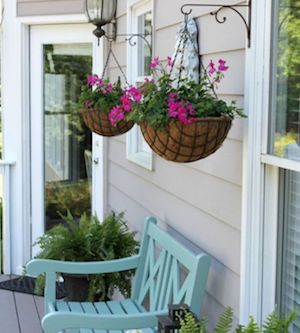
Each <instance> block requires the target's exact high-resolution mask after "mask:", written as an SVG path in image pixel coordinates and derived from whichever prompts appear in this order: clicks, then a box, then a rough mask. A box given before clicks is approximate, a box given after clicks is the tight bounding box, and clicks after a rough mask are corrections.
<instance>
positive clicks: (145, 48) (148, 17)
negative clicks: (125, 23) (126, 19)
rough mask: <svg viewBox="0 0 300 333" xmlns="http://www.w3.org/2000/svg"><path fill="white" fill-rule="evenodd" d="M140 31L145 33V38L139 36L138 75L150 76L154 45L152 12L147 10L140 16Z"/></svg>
mask: <svg viewBox="0 0 300 333" xmlns="http://www.w3.org/2000/svg"><path fill="white" fill-rule="evenodd" d="M138 32H139V33H140V34H143V35H145V39H146V40H143V39H142V38H138V54H139V57H138V58H139V59H138V76H149V75H150V74H151V73H150V67H149V63H150V61H151V50H150V48H149V46H151V47H152V36H151V34H152V12H151V11H150V12H147V13H145V14H143V15H140V16H139V17H138Z"/></svg>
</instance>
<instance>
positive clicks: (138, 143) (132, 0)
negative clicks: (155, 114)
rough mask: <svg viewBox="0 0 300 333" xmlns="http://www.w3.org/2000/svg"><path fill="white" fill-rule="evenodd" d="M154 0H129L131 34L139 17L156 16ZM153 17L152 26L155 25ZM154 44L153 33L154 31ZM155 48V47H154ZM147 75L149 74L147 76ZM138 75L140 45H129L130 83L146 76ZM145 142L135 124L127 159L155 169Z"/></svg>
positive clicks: (128, 18)
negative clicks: (143, 147) (150, 14)
mask: <svg viewBox="0 0 300 333" xmlns="http://www.w3.org/2000/svg"><path fill="white" fill-rule="evenodd" d="M153 9H154V8H153V1H152V0H128V2H127V29H128V30H127V31H128V33H129V34H135V33H138V17H139V16H140V15H142V14H144V13H147V12H149V11H151V12H152V17H154V15H153V14H154V10H153ZM153 22H154V20H153V19H152V26H154V23H153ZM152 46H153V33H152ZM152 48H153V47H152ZM145 77H147V76H145ZM145 77H144V76H143V77H140V76H138V47H132V46H131V45H129V43H128V45H127V78H128V82H129V83H130V84H135V83H136V82H139V81H143V79H144V78H145ZM144 144H145V140H144V138H143V136H142V133H141V130H140V128H139V126H137V125H135V126H134V127H133V128H132V129H131V131H129V132H128V133H127V138H126V157H127V160H129V161H130V162H133V163H135V164H137V165H139V166H141V167H143V168H145V169H147V170H149V171H153V152H152V150H151V148H150V147H149V150H148V151H145V150H143V149H141V147H142V146H143V145H144Z"/></svg>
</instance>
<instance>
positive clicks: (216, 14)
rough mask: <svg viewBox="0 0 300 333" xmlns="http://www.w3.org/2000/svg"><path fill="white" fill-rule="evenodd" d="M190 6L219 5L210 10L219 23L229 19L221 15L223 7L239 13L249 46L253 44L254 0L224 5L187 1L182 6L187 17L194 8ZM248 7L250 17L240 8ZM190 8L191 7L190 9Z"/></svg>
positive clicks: (182, 11) (182, 10)
mask: <svg viewBox="0 0 300 333" xmlns="http://www.w3.org/2000/svg"><path fill="white" fill-rule="evenodd" d="M190 7H219V8H218V9H217V10H214V11H212V12H210V15H213V16H214V17H215V19H216V21H217V22H218V23H221V24H222V23H225V22H226V21H227V17H226V16H223V17H220V12H221V11H222V10H223V9H227V8H228V9H231V10H233V11H234V12H235V13H236V14H238V15H239V17H240V18H241V19H242V21H243V23H244V24H245V27H246V30H247V41H248V48H249V47H250V46H251V14H252V0H248V3H247V4H245V5H223V4H212V3H210V4H207V3H202V4H199V3H186V4H184V5H183V6H181V13H182V14H183V15H185V16H186V17H187V16H189V15H190V14H191V13H192V11H193V9H192V8H190ZM243 7H244V8H248V17H247V16H246V17H245V16H244V15H243V14H242V13H241V12H240V11H239V10H238V8H243ZM188 8H190V9H188Z"/></svg>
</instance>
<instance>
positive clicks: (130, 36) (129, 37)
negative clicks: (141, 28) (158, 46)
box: [116, 34, 152, 54]
mask: <svg viewBox="0 0 300 333" xmlns="http://www.w3.org/2000/svg"><path fill="white" fill-rule="evenodd" d="M116 37H125V41H126V42H128V44H129V45H130V46H132V47H134V46H136V43H137V42H136V40H135V39H136V38H141V39H142V40H143V41H144V42H145V43H146V45H147V47H148V48H149V50H150V54H152V46H151V43H150V42H149V40H148V39H147V37H151V38H152V34H117V35H116Z"/></svg>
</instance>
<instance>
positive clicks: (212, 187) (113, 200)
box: [108, 0, 245, 325]
mask: <svg viewBox="0 0 300 333" xmlns="http://www.w3.org/2000/svg"><path fill="white" fill-rule="evenodd" d="M219 2H220V3H221V4H222V3H224V4H225V3H227V1H225V0H224V1H222V0H220V1H219ZM121 3H122V5H121V6H119V9H118V17H119V25H118V32H119V33H124V32H126V15H125V12H126V5H125V4H126V1H125V0H123V1H121ZM184 3H186V1H185V0H182V1H181V0H165V1H159V0H156V1H155V36H154V43H155V44H154V50H155V51H154V53H155V55H157V56H159V57H160V59H162V60H163V61H165V60H166V58H167V56H168V55H172V54H173V53H174V44H175V38H176V37H175V34H176V30H177V29H178V25H179V24H180V22H181V20H182V15H181V14H180V6H181V5H182V4H184ZM235 3H238V2H237V1H236V2H235ZM210 10H211V8H194V9H193V16H194V17H197V23H198V25H199V43H200V53H201V55H202V61H203V63H205V64H207V63H208V62H209V60H210V59H213V60H214V61H215V62H217V61H218V59H219V58H224V59H226V60H227V62H228V65H229V67H230V70H229V71H228V72H227V73H225V79H224V80H223V81H222V83H221V84H220V85H219V89H218V91H217V92H218V94H219V96H220V97H221V98H222V99H224V100H226V101H228V102H230V101H232V100H234V101H236V102H237V105H238V106H239V107H242V106H243V95H244V61H245V59H244V58H245V50H244V46H245V30H244V25H243V23H242V22H241V20H240V19H239V18H238V17H237V15H236V14H234V13H232V12H230V11H228V10H225V11H224V12H222V13H221V16H222V17H223V16H225V15H226V16H228V19H227V23H225V24H217V23H216V21H215V19H214V18H213V17H211V16H210V15H209V12H210ZM166 13H168V14H167V15H166ZM223 14H224V15H223ZM114 50H115V53H116V55H117V57H118V59H120V63H121V65H122V68H123V69H125V66H126V44H125V42H124V40H122V39H121V38H118V40H117V44H116V46H115V48H114ZM109 73H110V77H111V78H112V79H116V78H117V77H118V75H120V74H118V73H119V71H118V69H117V68H116V66H115V64H113V63H111V64H110V71H109ZM242 138H243V120H241V119H236V120H235V121H234V122H233V126H232V129H231V130H230V132H229V135H228V138H227V139H226V141H225V143H224V144H223V146H222V147H221V149H219V150H218V151H217V152H216V153H215V154H213V155H212V156H210V157H208V158H206V159H204V160H201V161H198V162H196V163H192V164H184V165H182V164H176V163H172V162H167V161H165V160H163V159H161V158H160V157H158V156H156V155H154V171H153V172H150V171H147V170H145V169H143V168H141V167H139V166H137V165H136V164H134V163H131V162H129V161H128V160H127V159H126V136H125V135H123V136H121V137H118V138H115V139H114V138H112V139H110V140H109V141H108V151H109V155H108V202H109V208H110V209H115V210H117V211H126V217H127V219H128V220H129V221H130V224H131V226H132V227H133V228H135V229H138V230H141V229H142V227H143V220H144V218H145V216H147V215H155V216H157V217H158V219H159V221H160V224H161V225H162V226H163V227H164V228H167V230H169V231H170V232H171V233H172V234H173V235H174V237H176V238H178V239H180V240H182V237H183V240H184V243H185V244H186V245H188V246H189V247H191V248H193V250H196V251H199V250H203V251H206V252H207V253H209V254H210V256H211V257H212V259H213V260H212V267H211V271H210V274H209V280H208V286H207V294H206V298H205V301H204V313H207V314H209V318H210V325H212V324H213V323H214V322H215V321H216V319H217V317H218V315H219V314H220V313H221V312H222V311H223V310H224V307H226V306H228V305H230V306H232V307H233V308H234V311H235V316H236V318H235V320H237V317H238V316H239V297H240V229H241V192H242V188H241V184H242V155H243V151H242V147H243V142H242Z"/></svg>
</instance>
